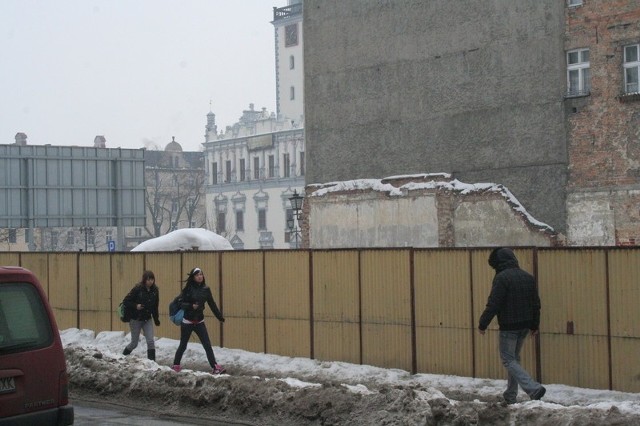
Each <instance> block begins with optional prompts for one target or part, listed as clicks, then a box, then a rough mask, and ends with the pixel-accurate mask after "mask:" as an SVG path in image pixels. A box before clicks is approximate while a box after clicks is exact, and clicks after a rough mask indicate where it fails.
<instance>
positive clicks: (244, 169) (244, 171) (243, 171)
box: [240, 158, 247, 182]
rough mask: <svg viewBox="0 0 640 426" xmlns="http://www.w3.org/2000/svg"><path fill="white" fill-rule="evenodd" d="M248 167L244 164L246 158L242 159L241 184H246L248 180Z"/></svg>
mask: <svg viewBox="0 0 640 426" xmlns="http://www.w3.org/2000/svg"><path fill="white" fill-rule="evenodd" d="M246 172H247V171H246V166H245V164H244V158H241V159H240V182H244V181H245V180H246V179H247V175H246Z"/></svg>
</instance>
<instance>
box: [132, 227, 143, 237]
mask: <svg viewBox="0 0 640 426" xmlns="http://www.w3.org/2000/svg"><path fill="white" fill-rule="evenodd" d="M133 232H134V235H135V236H136V237H142V228H140V227H136V229H135V230H134V231H133Z"/></svg>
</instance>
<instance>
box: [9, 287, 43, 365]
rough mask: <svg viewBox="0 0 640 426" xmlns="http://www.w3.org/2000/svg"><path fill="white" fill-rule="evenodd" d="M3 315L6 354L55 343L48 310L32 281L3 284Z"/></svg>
mask: <svg viewBox="0 0 640 426" xmlns="http://www.w3.org/2000/svg"><path fill="white" fill-rule="evenodd" d="M0 318H2V319H3V321H2V339H3V340H2V355H6V354H11V353H17V352H24V351H27V350H35V349H40V348H45V347H47V346H49V345H51V343H52V342H53V333H52V332H51V328H52V327H51V322H50V321H49V317H48V315H47V310H46V308H45V305H44V304H43V303H42V299H41V298H40V295H39V294H38V291H37V290H36V288H35V287H34V286H33V285H31V284H28V283H21V282H11V283H5V284H3V285H1V286H0ZM9 371H11V370H9Z"/></svg>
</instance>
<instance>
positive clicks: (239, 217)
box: [236, 210, 244, 231]
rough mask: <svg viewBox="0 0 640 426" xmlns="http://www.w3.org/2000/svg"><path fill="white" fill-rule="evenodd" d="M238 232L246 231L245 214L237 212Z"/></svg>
mask: <svg viewBox="0 0 640 426" xmlns="http://www.w3.org/2000/svg"><path fill="white" fill-rule="evenodd" d="M236 231H244V212H243V211H241V210H239V211H237V212H236Z"/></svg>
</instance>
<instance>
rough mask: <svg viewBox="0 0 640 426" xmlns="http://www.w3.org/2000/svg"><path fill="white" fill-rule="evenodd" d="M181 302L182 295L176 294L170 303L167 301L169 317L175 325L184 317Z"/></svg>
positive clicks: (180, 322)
mask: <svg viewBox="0 0 640 426" xmlns="http://www.w3.org/2000/svg"><path fill="white" fill-rule="evenodd" d="M181 303H182V297H180V296H178V297H176V298H175V299H173V301H172V302H171V303H169V319H170V320H171V322H172V323H174V324H175V325H180V324H182V318H184V309H182V308H180V304H181Z"/></svg>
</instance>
